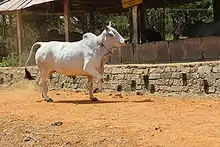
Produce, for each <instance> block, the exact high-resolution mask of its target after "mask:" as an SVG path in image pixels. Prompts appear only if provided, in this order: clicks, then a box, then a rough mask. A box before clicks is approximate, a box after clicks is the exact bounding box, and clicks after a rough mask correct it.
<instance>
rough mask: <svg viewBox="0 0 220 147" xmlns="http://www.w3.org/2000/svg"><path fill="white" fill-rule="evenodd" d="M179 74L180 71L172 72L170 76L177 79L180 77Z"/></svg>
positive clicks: (180, 74)
mask: <svg viewBox="0 0 220 147" xmlns="http://www.w3.org/2000/svg"><path fill="white" fill-rule="evenodd" d="M181 76H182V73H180V72H173V73H172V78H174V79H179V78H181Z"/></svg>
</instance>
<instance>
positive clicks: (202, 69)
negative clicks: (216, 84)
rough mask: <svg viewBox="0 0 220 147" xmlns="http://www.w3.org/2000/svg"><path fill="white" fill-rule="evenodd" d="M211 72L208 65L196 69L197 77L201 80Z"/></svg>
mask: <svg viewBox="0 0 220 147" xmlns="http://www.w3.org/2000/svg"><path fill="white" fill-rule="evenodd" d="M211 70H212V67H210V66H208V65H204V66H200V67H199V68H198V71H197V72H198V73H199V76H200V77H201V78H204V76H205V75H207V74H210V73H211Z"/></svg>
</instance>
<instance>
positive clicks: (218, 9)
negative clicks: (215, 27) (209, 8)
mask: <svg viewBox="0 0 220 147" xmlns="http://www.w3.org/2000/svg"><path fill="white" fill-rule="evenodd" d="M212 3H213V11H214V21H215V22H217V21H220V0H212Z"/></svg>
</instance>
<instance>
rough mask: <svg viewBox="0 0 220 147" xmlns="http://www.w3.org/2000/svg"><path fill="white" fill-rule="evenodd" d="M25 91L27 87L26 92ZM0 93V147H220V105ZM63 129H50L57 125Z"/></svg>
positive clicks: (202, 100)
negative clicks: (44, 98)
mask: <svg viewBox="0 0 220 147" xmlns="http://www.w3.org/2000/svg"><path fill="white" fill-rule="evenodd" d="M24 87H25V86H24ZM24 87H22V88H10V89H1V90H0V139H1V140H0V146H1V147H15V146H45V147H49V146H83V147H86V146H89V147H92V146H101V147H103V146H123V147H125V146H126V147H129V146H131V147H135V146H147V147H149V146H155V147H156V146H157V147H162V146H175V147H181V146H183V147H190V146H198V147H219V146H220V99H218V98H211V97H162V96H157V95H145V96H137V95H131V94H125V93H123V94H122V96H123V98H119V97H117V96H116V97H114V94H113V95H109V93H102V94H96V96H97V97H98V98H99V99H100V100H101V101H100V102H99V103H92V102H91V101H89V100H88V97H87V95H86V94H85V93H83V92H79V93H76V92H70V91H64V90H62V91H50V92H49V95H50V96H51V97H53V99H54V100H55V103H46V102H42V101H41V98H40V93H39V90H38V89H36V88H34V87H26V88H24ZM58 121H60V122H62V123H63V124H62V125H61V126H52V125H51V124H53V123H55V122H58Z"/></svg>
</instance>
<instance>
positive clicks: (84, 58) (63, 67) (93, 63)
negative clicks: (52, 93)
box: [25, 24, 125, 102]
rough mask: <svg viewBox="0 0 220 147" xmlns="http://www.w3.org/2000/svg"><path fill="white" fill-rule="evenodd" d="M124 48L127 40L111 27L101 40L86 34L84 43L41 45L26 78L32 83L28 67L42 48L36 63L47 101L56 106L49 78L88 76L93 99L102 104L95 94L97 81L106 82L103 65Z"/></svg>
mask: <svg viewBox="0 0 220 147" xmlns="http://www.w3.org/2000/svg"><path fill="white" fill-rule="evenodd" d="M124 44H125V39H124V38H123V37H122V36H121V35H120V34H119V33H118V31H117V30H115V29H114V28H113V27H111V24H109V25H108V26H106V29H105V30H104V31H103V32H102V33H101V34H100V35H99V36H96V35H94V34H92V33H86V34H84V35H83V38H82V40H80V41H77V42H58V41H50V42H37V43H35V44H34V45H33V46H32V48H31V51H30V55H29V57H28V59H27V61H26V63H25V78H27V79H29V80H30V79H32V76H31V74H30V72H29V71H28V70H27V68H26V67H27V64H28V61H29V60H30V58H31V55H32V52H33V50H34V48H35V47H36V46H38V49H37V52H36V54H35V62H36V64H37V66H38V70H39V75H38V78H37V82H38V84H39V86H40V90H41V92H42V97H43V98H44V100H45V101H47V102H53V100H52V99H51V98H50V97H48V95H47V92H48V86H47V84H48V78H49V75H50V74H52V73H54V72H56V73H60V74H64V75H76V76H77V75H81V76H87V77H88V90H89V98H90V99H91V100H92V101H98V99H97V98H95V97H94V95H93V93H92V87H93V79H94V78H95V79H97V80H98V81H103V76H102V74H103V72H104V65H103V63H105V61H106V57H107V56H108V55H109V54H112V52H113V51H114V49H115V48H118V47H120V46H121V45H124Z"/></svg>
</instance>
